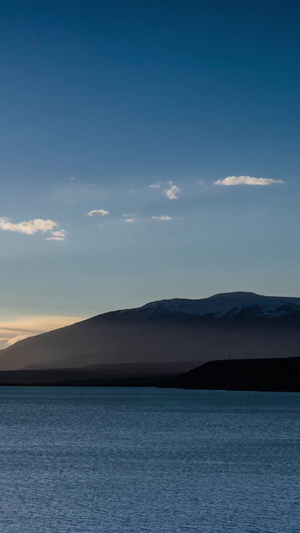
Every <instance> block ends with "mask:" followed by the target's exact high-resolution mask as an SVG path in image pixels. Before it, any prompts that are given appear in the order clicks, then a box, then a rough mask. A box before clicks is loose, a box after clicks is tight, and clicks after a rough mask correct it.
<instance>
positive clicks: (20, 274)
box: [0, 0, 300, 348]
mask: <svg viewBox="0 0 300 533" xmlns="http://www.w3.org/2000/svg"><path fill="white" fill-rule="evenodd" d="M299 15H300V6H299V4H297V3H296V2H291V1H285V2H283V1H276V0H275V1H272V2H271V1H270V2H269V1H265V0H262V1H260V2H256V1H253V2H248V3H243V2H240V1H239V2H235V1H231V0H227V1H226V2H225V1H224V2H222V1H215V2H214V1H201V0H197V1H188V0H184V1H183V0H172V2H170V1H165V2H161V1H159V2H158V1H154V0H152V1H150V0H139V1H138V2H132V1H121V0H115V1H112V0H110V1H106V0H101V1H95V0H93V1H92V0H86V1H84V0H81V1H76V0H72V1H69V0H65V1H64V2H59V1H48V0H43V1H35V2H30V1H27V0H22V1H19V0H17V1H10V2H8V1H5V0H4V1H3V2H1V6H0V65H1V85H0V95H1V98H0V116H1V121H0V137H1V143H0V184H1V194H0V250H1V260H0V265H1V280H2V283H1V285H0V348H1V347H2V348H3V347H6V346H7V345H9V344H11V343H12V342H15V341H16V340H19V339H20V338H23V337H24V336H28V335H33V334H36V333H39V332H42V331H47V330H49V329H54V328H56V327H60V326H64V325H66V324H69V323H72V322H74V321H78V320H80V319H82V318H87V317H90V316H93V315H97V314H100V313H102V312H106V311H110V310H114V309H120V308H129V307H136V306H140V305H143V304H144V303H146V302H149V301H152V300H158V299H163V298H174V297H185V298H202V297H207V296H210V295H212V294H215V293H218V292H229V291H236V290H245V291H253V292H257V293H260V294H266V295H283V296H298V297H299V296H300V289H299V271H300V251H299V223H300V209H299V197H300V196H299V195H300V182H299V90H300V73H299V52H300V37H299V36H300V31H299V20H300V18H299Z"/></svg>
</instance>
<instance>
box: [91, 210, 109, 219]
mask: <svg viewBox="0 0 300 533" xmlns="http://www.w3.org/2000/svg"><path fill="white" fill-rule="evenodd" d="M107 215H109V211H105V209H93V210H92V211H89V212H88V213H87V216H88V217H95V216H100V217H106V216H107Z"/></svg>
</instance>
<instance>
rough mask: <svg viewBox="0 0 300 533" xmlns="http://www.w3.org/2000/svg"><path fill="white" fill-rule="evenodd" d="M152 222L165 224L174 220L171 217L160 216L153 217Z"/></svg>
mask: <svg viewBox="0 0 300 533" xmlns="http://www.w3.org/2000/svg"><path fill="white" fill-rule="evenodd" d="M152 220H155V221H156V222H165V221H167V220H172V218H171V217H169V215H160V216H158V217H156V216H153V217H152Z"/></svg>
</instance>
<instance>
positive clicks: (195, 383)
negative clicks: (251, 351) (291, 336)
mask: <svg viewBox="0 0 300 533" xmlns="http://www.w3.org/2000/svg"><path fill="white" fill-rule="evenodd" d="M164 387H171V388H181V389H207V390H232V391H234V390H235V391H269V392H270V391H273V392H276V391H278V392H300V357H288V358H280V359H244V360H242V359H240V360H226V361H211V362H209V363H205V364H204V365H202V366H199V367H197V368H195V369H193V370H190V371H189V372H186V373H185V374H182V375H181V376H178V377H175V378H174V379H171V380H170V381H169V382H168V383H166V384H165V385H164Z"/></svg>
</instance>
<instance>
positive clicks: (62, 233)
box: [47, 229, 67, 241]
mask: <svg viewBox="0 0 300 533" xmlns="http://www.w3.org/2000/svg"><path fill="white" fill-rule="evenodd" d="M66 234H67V232H66V230H64V229H60V230H57V231H51V235H52V237H47V241H64V240H65V238H66Z"/></svg>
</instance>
